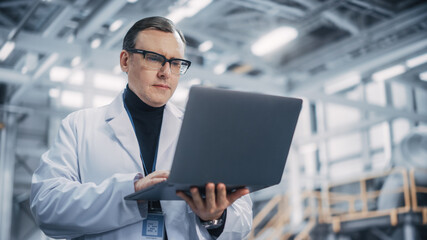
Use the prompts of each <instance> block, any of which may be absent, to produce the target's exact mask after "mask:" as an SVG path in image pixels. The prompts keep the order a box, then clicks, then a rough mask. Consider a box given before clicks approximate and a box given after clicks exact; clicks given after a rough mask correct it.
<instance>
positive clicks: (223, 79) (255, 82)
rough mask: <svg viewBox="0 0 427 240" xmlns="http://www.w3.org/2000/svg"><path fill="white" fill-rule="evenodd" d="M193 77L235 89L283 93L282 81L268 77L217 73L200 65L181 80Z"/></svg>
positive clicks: (184, 80) (273, 93)
mask: <svg viewBox="0 0 427 240" xmlns="http://www.w3.org/2000/svg"><path fill="white" fill-rule="evenodd" d="M193 78H199V79H201V80H204V81H207V82H210V83H212V84H214V85H217V86H223V87H228V88H231V89H236V90H243V91H251V92H259V93H265V94H272V95H284V94H285V90H284V89H285V85H284V84H283V83H280V82H279V83H275V82H273V81H271V80H270V79H262V78H250V77H247V76H244V75H239V74H233V73H224V74H221V75H217V74H215V73H214V72H212V70H210V69H204V68H201V67H196V66H195V67H193V66H191V69H190V70H189V71H188V72H187V74H186V75H185V76H184V78H183V79H182V80H180V81H181V82H184V83H185V82H186V81H188V80H191V79H193Z"/></svg>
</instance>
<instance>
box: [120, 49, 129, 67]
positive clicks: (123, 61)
mask: <svg viewBox="0 0 427 240" xmlns="http://www.w3.org/2000/svg"><path fill="white" fill-rule="evenodd" d="M129 60H130V55H129V53H128V52H126V51H125V50H122V51H121V52H120V68H121V69H122V71H123V72H125V73H127V72H128V71H129Z"/></svg>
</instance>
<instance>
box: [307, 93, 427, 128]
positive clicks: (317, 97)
mask: <svg viewBox="0 0 427 240" xmlns="http://www.w3.org/2000/svg"><path fill="white" fill-rule="evenodd" d="M303 96H304V97H306V98H307V99H310V100H312V101H323V102H328V103H334V104H338V105H345V106H348V107H353V108H356V109H360V110H365V111H371V112H374V113H377V114H380V115H385V116H389V117H391V118H399V117H402V118H406V119H409V120H412V121H422V122H427V114H420V113H414V112H408V111H404V110H399V109H395V108H393V107H388V106H387V107H384V106H379V105H374V104H370V103H365V102H359V101H355V100H350V99H347V98H344V97H340V96H334V95H326V94H323V93H320V92H311V93H310V94H308V95H303Z"/></svg>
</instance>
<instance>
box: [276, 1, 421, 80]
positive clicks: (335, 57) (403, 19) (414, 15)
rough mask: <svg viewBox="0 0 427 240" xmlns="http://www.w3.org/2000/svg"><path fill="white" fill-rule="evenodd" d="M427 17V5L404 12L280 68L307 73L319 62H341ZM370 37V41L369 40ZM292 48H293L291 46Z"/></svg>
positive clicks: (285, 70) (286, 70) (284, 70)
mask: <svg viewBox="0 0 427 240" xmlns="http://www.w3.org/2000/svg"><path fill="white" fill-rule="evenodd" d="M426 17H427V4H424V5H421V6H419V7H417V8H414V9H412V10H409V11H407V12H404V13H402V14H400V15H398V16H396V17H395V18H393V19H391V20H388V21H384V22H382V23H380V24H378V25H376V26H374V27H372V28H370V29H368V30H366V31H364V32H362V33H361V34H359V35H357V36H354V37H351V38H347V39H344V40H342V41H340V42H337V43H335V44H330V45H327V46H326V47H323V48H321V49H318V50H315V51H314V52H311V53H310V54H308V55H304V56H301V57H299V58H296V59H293V60H292V61H291V62H289V63H287V64H286V65H284V66H280V67H281V69H282V70H283V72H292V71H295V69H297V70H299V71H307V69H312V68H313V67H315V66H316V65H319V62H321V63H323V62H331V61H341V62H343V61H344V60H345V58H346V57H347V58H348V54H349V53H351V52H353V51H355V50H357V49H360V48H361V47H363V46H365V45H366V46H367V45H369V44H372V43H374V42H375V40H378V39H384V38H386V37H387V36H390V35H392V34H393V33H396V32H397V31H398V30H402V29H407V28H408V27H411V26H414V24H416V23H421V22H423V19H425V18H426ZM368 36H369V39H368V38H367V37H368ZM289 47H292V46H289Z"/></svg>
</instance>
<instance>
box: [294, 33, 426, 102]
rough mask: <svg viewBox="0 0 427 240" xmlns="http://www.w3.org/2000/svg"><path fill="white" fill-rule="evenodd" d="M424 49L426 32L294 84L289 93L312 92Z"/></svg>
mask: <svg viewBox="0 0 427 240" xmlns="http://www.w3.org/2000/svg"><path fill="white" fill-rule="evenodd" d="M426 48H427V32H423V33H420V34H418V35H416V36H412V37H411V38H409V39H405V40H404V41H401V42H400V43H398V44H396V45H393V46H390V47H388V48H384V49H381V50H378V51H376V52H371V53H369V54H366V55H364V56H363V57H360V58H358V59H356V60H354V61H352V62H350V63H348V64H347V65H345V66H340V67H337V68H335V69H331V70H329V71H327V72H322V73H320V74H317V75H315V76H312V77H310V78H309V80H307V81H304V82H297V83H294V85H293V86H291V89H290V91H291V92H292V93H295V94H304V93H308V92H313V91H315V90H318V89H319V88H321V87H322V86H323V85H324V83H325V82H327V81H329V80H331V79H334V78H336V77H338V76H341V75H343V74H345V73H348V72H350V71H356V72H361V73H363V72H367V71H370V70H372V69H375V68H379V67H381V66H383V65H385V64H387V63H388V62H390V61H395V60H398V59H402V58H404V57H405V56H407V55H410V54H413V53H415V52H417V51H421V50H423V49H426Z"/></svg>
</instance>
